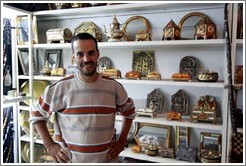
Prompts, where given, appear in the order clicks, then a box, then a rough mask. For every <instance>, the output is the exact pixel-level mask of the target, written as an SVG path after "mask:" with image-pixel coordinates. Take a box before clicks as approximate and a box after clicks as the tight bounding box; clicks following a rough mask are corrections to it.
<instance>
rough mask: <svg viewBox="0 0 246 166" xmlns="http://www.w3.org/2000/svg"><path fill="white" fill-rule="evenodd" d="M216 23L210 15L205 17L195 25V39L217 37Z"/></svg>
mask: <svg viewBox="0 0 246 166" xmlns="http://www.w3.org/2000/svg"><path fill="white" fill-rule="evenodd" d="M216 38H217V35H216V25H215V24H214V23H213V21H212V20H211V19H209V17H203V18H202V19H201V20H200V21H199V22H198V23H197V24H196V25H195V39H216Z"/></svg>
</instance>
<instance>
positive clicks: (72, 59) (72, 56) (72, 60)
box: [71, 54, 74, 65]
mask: <svg viewBox="0 0 246 166" xmlns="http://www.w3.org/2000/svg"><path fill="white" fill-rule="evenodd" d="M71 63H72V65H73V64H74V54H72V55H71Z"/></svg>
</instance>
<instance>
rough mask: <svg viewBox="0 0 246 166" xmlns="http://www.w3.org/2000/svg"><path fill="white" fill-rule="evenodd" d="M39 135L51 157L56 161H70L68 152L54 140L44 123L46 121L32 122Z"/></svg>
mask: <svg viewBox="0 0 246 166" xmlns="http://www.w3.org/2000/svg"><path fill="white" fill-rule="evenodd" d="M34 125H35V127H36V129H37V131H38V134H39V136H40V137H41V139H42V140H43V145H44V146H45V148H46V150H47V151H48V153H49V154H50V155H51V156H52V157H53V159H54V160H56V162H59V163H64V162H68V161H70V157H69V152H67V151H66V150H64V149H63V148H62V147H61V146H60V145H59V144H58V143H56V142H54V141H53V139H52V137H51V135H50V133H49V130H48V128H47V125H46V121H44V120H42V121H38V122H36V123H34Z"/></svg>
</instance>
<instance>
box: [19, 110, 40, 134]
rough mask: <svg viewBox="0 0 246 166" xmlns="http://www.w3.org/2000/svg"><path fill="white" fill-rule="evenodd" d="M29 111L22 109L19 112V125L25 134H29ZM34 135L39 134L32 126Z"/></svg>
mask: <svg viewBox="0 0 246 166" xmlns="http://www.w3.org/2000/svg"><path fill="white" fill-rule="evenodd" d="M29 117H30V115H29V111H24V110H22V111H21V113H20V126H21V128H22V130H23V131H24V132H25V133H26V134H27V135H30V123H29ZM34 136H39V135H38V132H37V130H36V128H34Z"/></svg>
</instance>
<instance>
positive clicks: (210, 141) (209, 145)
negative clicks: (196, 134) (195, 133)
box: [200, 132, 222, 154]
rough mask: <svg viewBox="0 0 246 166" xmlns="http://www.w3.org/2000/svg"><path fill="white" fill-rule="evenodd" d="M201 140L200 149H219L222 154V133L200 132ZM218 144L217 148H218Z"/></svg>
mask: <svg viewBox="0 0 246 166" xmlns="http://www.w3.org/2000/svg"><path fill="white" fill-rule="evenodd" d="M200 135H201V136H200V137H201V142H200V151H201V150H203V149H205V150H217V151H218V152H219V154H221V151H222V147H221V141H222V140H221V138H222V135H221V134H220V133H207V132H201V133H200ZM216 146H217V148H216Z"/></svg>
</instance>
